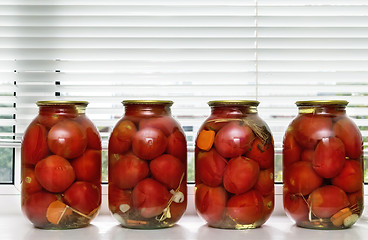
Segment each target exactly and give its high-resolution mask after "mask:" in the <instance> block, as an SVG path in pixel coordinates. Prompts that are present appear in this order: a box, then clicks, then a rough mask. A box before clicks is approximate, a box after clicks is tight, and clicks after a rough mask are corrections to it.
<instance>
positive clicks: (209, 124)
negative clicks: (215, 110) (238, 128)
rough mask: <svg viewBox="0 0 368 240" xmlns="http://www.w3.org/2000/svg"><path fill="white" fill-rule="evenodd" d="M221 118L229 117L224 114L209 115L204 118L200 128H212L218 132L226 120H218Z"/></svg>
mask: <svg viewBox="0 0 368 240" xmlns="http://www.w3.org/2000/svg"><path fill="white" fill-rule="evenodd" d="M238 117H239V116H238ZM223 118H229V117H228V116H226V115H224V116H219V115H211V116H210V117H209V118H207V119H206V121H205V123H204V124H203V126H202V127H201V129H205V130H212V131H215V132H218V131H219V130H220V129H221V128H222V127H223V126H225V125H226V124H227V122H223V121H218V119H223ZM230 118H232V117H230Z"/></svg>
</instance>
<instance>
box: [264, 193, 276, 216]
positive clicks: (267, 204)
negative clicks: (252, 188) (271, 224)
mask: <svg viewBox="0 0 368 240" xmlns="http://www.w3.org/2000/svg"><path fill="white" fill-rule="evenodd" d="M274 207H275V194H274V192H272V193H271V194H270V195H268V196H264V197H263V223H264V222H266V220H267V219H268V218H269V217H270V216H271V214H272V212H273V209H274Z"/></svg>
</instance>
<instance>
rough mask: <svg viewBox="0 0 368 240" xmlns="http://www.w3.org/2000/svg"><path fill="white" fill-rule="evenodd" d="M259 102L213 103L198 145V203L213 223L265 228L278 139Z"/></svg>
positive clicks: (235, 226)
mask: <svg viewBox="0 0 368 240" xmlns="http://www.w3.org/2000/svg"><path fill="white" fill-rule="evenodd" d="M258 104H259V102H258V101H244V100H241V101H210V102H209V103H208V105H209V106H210V107H211V115H210V117H209V118H208V119H207V120H206V121H205V122H204V124H203V125H202V126H201V128H200V129H199V132H198V136H197V139H196V146H195V204H196V209H197V212H198V214H199V215H200V216H201V217H202V218H203V219H205V220H206V221H207V223H208V224H209V225H210V226H212V227H217V228H229V229H247V228H256V227H259V226H261V225H262V224H263V223H264V222H265V221H266V220H267V219H268V218H269V217H270V215H271V213H272V211H273V208H274V143H273V138H272V134H271V131H270V129H269V127H268V126H267V124H266V123H265V122H264V121H263V120H262V119H261V118H260V117H259V116H258V112H257V106H258Z"/></svg>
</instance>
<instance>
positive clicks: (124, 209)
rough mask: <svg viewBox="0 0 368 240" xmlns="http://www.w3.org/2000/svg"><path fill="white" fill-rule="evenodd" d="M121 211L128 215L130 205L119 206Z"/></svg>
mask: <svg viewBox="0 0 368 240" xmlns="http://www.w3.org/2000/svg"><path fill="white" fill-rule="evenodd" d="M119 209H120V211H121V212H123V213H126V212H127V211H129V209H130V206H129V204H121V205H120V206H119Z"/></svg>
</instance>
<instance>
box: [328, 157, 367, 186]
mask: <svg viewBox="0 0 368 240" xmlns="http://www.w3.org/2000/svg"><path fill="white" fill-rule="evenodd" d="M363 177H364V176H363V171H362V169H361V165H360V164H359V162H357V161H354V160H347V161H346V162H345V165H344V168H343V169H342V171H341V172H340V173H339V174H338V175H337V176H336V177H334V178H332V184H333V185H335V186H338V187H339V188H341V189H342V190H344V191H345V192H349V193H351V192H356V191H359V190H360V189H362V188H363Z"/></svg>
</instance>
